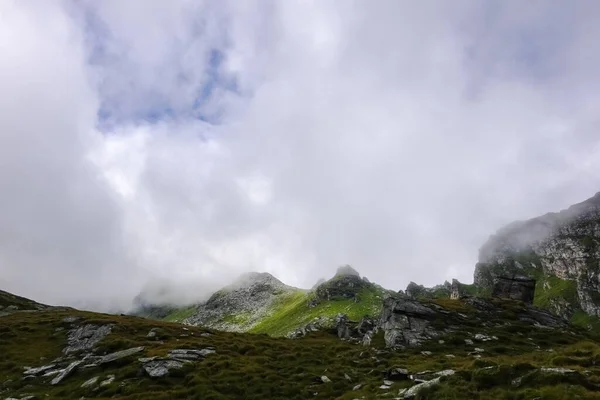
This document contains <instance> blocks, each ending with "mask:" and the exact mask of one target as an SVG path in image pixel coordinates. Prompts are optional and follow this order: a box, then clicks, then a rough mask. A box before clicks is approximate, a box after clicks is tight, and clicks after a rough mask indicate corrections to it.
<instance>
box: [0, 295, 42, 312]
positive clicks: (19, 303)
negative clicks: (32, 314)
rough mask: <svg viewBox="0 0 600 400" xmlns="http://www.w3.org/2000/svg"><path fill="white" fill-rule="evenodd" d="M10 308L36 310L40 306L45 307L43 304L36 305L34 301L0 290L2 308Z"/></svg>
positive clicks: (0, 305)
mask: <svg viewBox="0 0 600 400" xmlns="http://www.w3.org/2000/svg"><path fill="white" fill-rule="evenodd" d="M8 306H15V307H18V308H19V310H36V309H37V308H38V307H40V306H42V307H44V305H43V304H40V303H36V302H35V301H33V300H29V299H26V298H25V297H20V296H16V295H14V294H11V293H8V292H5V291H3V290H0V307H2V308H4V307H8Z"/></svg>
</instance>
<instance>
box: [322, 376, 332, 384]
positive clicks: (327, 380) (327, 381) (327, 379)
mask: <svg viewBox="0 0 600 400" xmlns="http://www.w3.org/2000/svg"><path fill="white" fill-rule="evenodd" d="M321 382H323V383H330V382H331V379H329V378H328V377H326V376H325V375H323V376H322V377H321Z"/></svg>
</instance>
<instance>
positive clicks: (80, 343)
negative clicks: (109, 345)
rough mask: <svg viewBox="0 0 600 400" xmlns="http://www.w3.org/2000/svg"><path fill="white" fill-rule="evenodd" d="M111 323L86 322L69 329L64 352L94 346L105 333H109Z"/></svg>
mask: <svg viewBox="0 0 600 400" xmlns="http://www.w3.org/2000/svg"><path fill="white" fill-rule="evenodd" d="M111 329H112V325H101V326H98V325H93V324H86V325H83V326H80V327H78V328H75V329H73V330H71V331H69V335H68V337H67V347H65V348H64V350H63V353H64V354H72V353H76V352H79V351H87V350H91V349H93V348H94V346H95V345H96V344H97V343H98V342H100V340H102V339H103V338H104V337H105V336H106V335H108V334H109V333H110V331H111Z"/></svg>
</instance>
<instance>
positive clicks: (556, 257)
mask: <svg viewBox="0 0 600 400" xmlns="http://www.w3.org/2000/svg"><path fill="white" fill-rule="evenodd" d="M599 259H600V193H596V194H595V195H594V196H593V197H592V198H590V199H588V200H585V201H584V202H582V203H579V204H575V205H573V206H571V207H569V208H568V209H566V210H563V211H560V212H558V213H548V214H545V215H542V216H540V217H537V218H533V219H530V220H528V221H520V222H515V223H512V224H509V225H508V226H506V227H504V228H502V229H500V230H499V231H498V232H497V233H496V234H495V235H493V236H492V237H490V239H489V240H488V241H487V242H486V243H485V244H484V245H483V246H482V248H481V250H480V254H479V263H478V264H477V266H476V270H475V275H474V280H475V284H477V285H478V286H481V287H484V288H491V287H492V286H493V282H494V279H495V278H496V277H498V276H512V275H513V274H523V275H525V274H528V273H531V276H528V277H529V278H532V277H533V275H534V274H535V275H536V276H541V277H542V278H544V277H547V276H553V277H557V278H559V279H561V280H562V281H563V282H564V283H565V284H568V285H571V287H575V288H576V293H577V296H576V298H573V299H570V300H569V301H568V302H566V301H563V300H559V301H550V302H549V304H548V306H547V307H548V308H549V310H551V311H552V312H554V313H556V314H558V315H560V316H561V317H563V318H565V319H569V318H570V316H572V314H573V313H574V312H575V311H577V310H581V311H584V312H585V313H587V314H589V315H593V316H600V298H599V297H598V296H597V293H598V292H599V291H600V280H599V279H598V271H597V265H598V260H599ZM538 290H541V291H543V292H545V291H551V290H554V289H553V288H552V287H551V283H550V282H549V281H547V280H545V284H544V285H540V287H538ZM563 299H564V298H563ZM564 300H566V299H564Z"/></svg>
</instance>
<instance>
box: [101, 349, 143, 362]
mask: <svg viewBox="0 0 600 400" xmlns="http://www.w3.org/2000/svg"><path fill="white" fill-rule="evenodd" d="M141 351H144V346H138V347H132V348H131V349H127V350H121V351H116V352H114V353H110V354H107V355H105V356H103V357H102V358H101V359H100V360H99V361H98V364H108V363H111V362H113V361H116V360H120V359H122V358H125V357H129V356H132V355H134V354H137V353H139V352H141Z"/></svg>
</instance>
